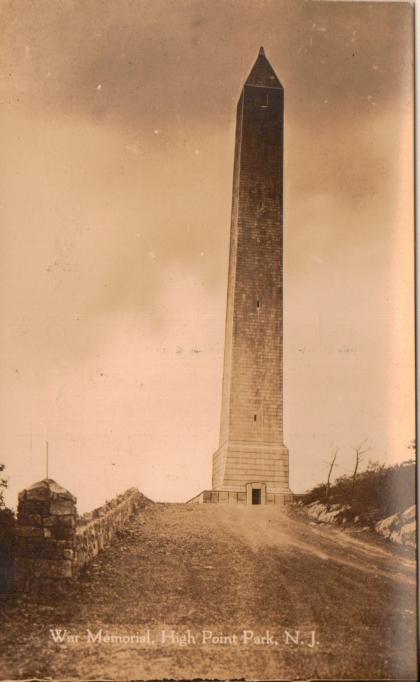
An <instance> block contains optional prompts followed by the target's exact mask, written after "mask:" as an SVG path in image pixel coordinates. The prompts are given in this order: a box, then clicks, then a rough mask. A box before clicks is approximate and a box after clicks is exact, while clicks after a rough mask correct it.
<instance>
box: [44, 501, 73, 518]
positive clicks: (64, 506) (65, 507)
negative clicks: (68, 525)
mask: <svg viewBox="0 0 420 682" xmlns="http://www.w3.org/2000/svg"><path fill="white" fill-rule="evenodd" d="M49 511H50V515H55V516H61V515H66V514H74V513H75V508H74V503H73V502H72V501H71V500H66V499H63V498H58V499H56V500H52V501H51V502H50V509H49Z"/></svg>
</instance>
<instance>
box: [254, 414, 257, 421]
mask: <svg viewBox="0 0 420 682" xmlns="http://www.w3.org/2000/svg"><path fill="white" fill-rule="evenodd" d="M256 421H257V415H256V414H254V422H256Z"/></svg>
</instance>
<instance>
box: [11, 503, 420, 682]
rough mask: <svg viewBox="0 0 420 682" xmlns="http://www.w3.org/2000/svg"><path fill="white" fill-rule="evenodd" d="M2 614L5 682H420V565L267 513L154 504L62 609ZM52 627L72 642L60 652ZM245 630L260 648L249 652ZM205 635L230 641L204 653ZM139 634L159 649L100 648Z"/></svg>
mask: <svg viewBox="0 0 420 682" xmlns="http://www.w3.org/2000/svg"><path fill="white" fill-rule="evenodd" d="M0 608H1V609H2V614H0V622H1V623H2V624H3V626H2V631H1V634H0V652H1V654H0V678H2V679H5V678H7V679H14V678H22V677H33V676H37V677H38V678H39V677H47V676H50V677H53V678H63V677H65V678H66V679H71V678H78V679H81V678H83V679H104V678H107V679H110V678H111V679H124V678H125V679H127V678H131V679H133V678H135V679H159V678H172V679H177V678H178V679H180V678H184V679H192V678H206V677H207V678H211V679H214V678H219V679H227V678H232V677H235V678H240V677H246V678H247V679H256V678H259V679H265V680H267V679H270V678H271V679H299V678H303V679H308V678H311V677H312V678H317V677H324V678H330V679H337V678H340V677H345V678H358V679H375V678H376V679H378V678H388V679H389V678H391V679H392V678H396V677H400V678H401V677H405V678H409V677H410V676H411V677H413V679H414V677H415V671H416V661H415V648H416V645H415V564H414V562H413V561H412V560H410V559H409V558H406V557H403V558H401V557H396V556H395V555H394V554H393V553H392V552H391V551H387V550H386V548H381V547H378V546H375V545H369V544H365V543H362V542H360V541H358V540H357V539H356V538H354V537H351V536H350V535H347V534H343V533H340V532H339V531H337V530H336V529H334V528H330V527H314V526H311V525H310V524H309V523H306V522H305V521H304V520H301V519H296V518H293V517H292V516H289V515H287V514H286V513H284V512H282V511H281V510H277V509H271V508H269V507H260V508H255V507H253V508H252V507H251V508H249V507H248V508H233V507H228V506H222V505H220V506H216V505H203V506H201V505H176V504H155V505H151V506H150V507H148V508H147V509H145V510H144V511H143V512H141V513H140V514H139V515H138V516H136V517H135V518H133V519H132V521H131V523H130V525H129V527H128V528H127V529H126V530H125V531H124V533H122V534H121V535H120V537H119V539H118V540H117V541H116V542H115V543H114V544H113V546H112V547H109V548H107V549H106V550H105V551H103V552H102V553H101V554H100V555H99V556H98V557H97V558H96V560H95V561H94V562H93V563H92V564H91V565H90V567H89V569H88V571H87V572H86V574H85V575H84V576H83V577H82V578H81V579H79V581H78V582H77V583H75V584H73V585H72V586H71V587H69V589H68V591H66V594H65V595H63V596H62V597H61V598H57V599H56V600H55V601H54V602H52V603H50V602H49V600H48V599H46V598H39V599H35V598H33V597H24V598H19V599H17V600H16V601H15V602H14V603H13V602H12V603H7V602H5V603H3V605H2V606H0ZM54 628H57V629H61V630H62V632H64V630H66V631H67V634H69V633H71V634H72V635H73V636H74V637H73V640H71V639H69V638H68V637H67V638H65V640H64V642H63V643H58V642H54V641H53V639H52V637H51V634H50V630H51V629H54ZM87 629H89V630H90V632H91V633H92V634H93V636H94V637H96V640H95V641H90V642H89V641H86V638H87V633H86V630H87ZM148 629H149V630H150V633H149V635H147V632H146V631H147V630H148ZM101 630H102V642H99V638H100V637H99V636H98V635H97V633H98V632H100V631H101ZM188 630H189V631H190V634H189V635H187V634H186V633H187V631H188ZM244 630H252V631H253V635H254V639H252V641H251V640H250V641H248V642H247V643H244V642H243V640H242V639H241V638H242V636H243V631H244ZM267 630H268V631H269V632H268V636H267ZM295 630H299V639H298V640H297V643H296V638H297V635H296V632H295ZM312 630H315V633H316V634H315V641H316V644H315V646H314V647H312V646H310V645H311V644H312V634H311V632H312ZM172 631H174V632H175V633H177V635H178V640H177V641H175V640H176V635H173V636H172V635H171V634H170V633H171V632H172ZM203 631H208V632H209V631H211V632H212V633H213V636H216V637H218V638H219V639H215V640H213V641H207V642H206V643H203V641H202V640H203ZM285 631H289V633H291V634H292V635H293V637H294V639H295V642H294V641H293V640H291V638H290V636H289V637H287V633H286V632H285ZM162 632H164V633H165V635H164V638H165V640H166V641H165V642H163V643H162V641H161V640H162ZM135 633H137V636H138V637H139V638H141V637H142V636H144V637H145V638H146V639H147V638H149V639H148V641H145V642H139V641H137V642H134V643H133V642H130V643H129V642H125V643H124V642H123V641H122V642H121V641H119V642H118V641H117V642H110V641H108V640H107V641H104V639H103V636H104V635H106V634H108V635H111V637H114V638H115V637H120V638H121V637H127V636H129V635H132V634H135ZM183 634H184V635H185V639H186V640H187V641H186V642H185V645H183V644H182V641H181V640H182V637H181V635H183ZM75 635H79V640H78V641H76V637H75ZM220 635H221V637H220ZM234 635H235V636H236V637H234ZM172 637H173V639H174V641H171V638H172ZM204 637H209V635H208V634H205V635H204ZM246 637H251V635H249V634H248V635H246ZM255 637H257V638H259V639H255ZM264 639H265V641H264ZM219 640H222V641H223V643H221V641H219ZM286 640H287V641H286Z"/></svg>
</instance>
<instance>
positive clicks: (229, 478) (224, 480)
mask: <svg viewBox="0 0 420 682" xmlns="http://www.w3.org/2000/svg"><path fill="white" fill-rule="evenodd" d="M251 482H253V483H264V485H265V486H266V490H267V493H274V494H277V493H279V494H283V495H284V494H290V488H289V451H288V449H287V448H286V446H285V445H281V444H277V443H254V442H246V441H227V442H225V443H224V444H223V445H222V446H221V447H220V448H219V449H218V450H216V452H215V453H214V455H213V478H212V488H213V490H221V491H223V490H226V491H237V492H243V491H244V490H245V486H247V485H248V484H250V483H251Z"/></svg>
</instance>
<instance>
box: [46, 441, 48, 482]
mask: <svg viewBox="0 0 420 682" xmlns="http://www.w3.org/2000/svg"><path fill="white" fill-rule="evenodd" d="M46 464H47V478H48V441H47V451H46Z"/></svg>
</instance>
